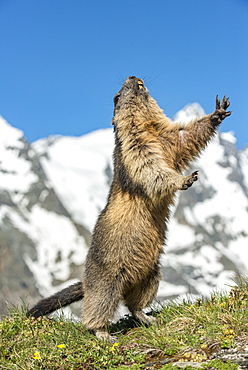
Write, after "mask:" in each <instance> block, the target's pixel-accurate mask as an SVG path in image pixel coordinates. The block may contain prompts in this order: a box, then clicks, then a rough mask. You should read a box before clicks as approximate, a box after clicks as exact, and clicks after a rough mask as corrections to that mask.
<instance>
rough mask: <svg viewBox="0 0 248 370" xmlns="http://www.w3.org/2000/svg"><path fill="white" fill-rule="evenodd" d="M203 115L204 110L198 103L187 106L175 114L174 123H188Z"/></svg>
mask: <svg viewBox="0 0 248 370" xmlns="http://www.w3.org/2000/svg"><path fill="white" fill-rule="evenodd" d="M204 115H205V112H204V109H203V108H202V107H201V105H200V104H199V103H192V104H187V105H186V106H185V107H184V108H183V109H181V110H180V111H179V112H177V113H176V114H175V116H174V117H173V121H174V122H181V123H188V122H190V121H192V120H194V119H196V118H200V117H202V116H204Z"/></svg>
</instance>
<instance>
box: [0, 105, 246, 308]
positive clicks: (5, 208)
mask: <svg viewBox="0 0 248 370" xmlns="http://www.w3.org/2000/svg"><path fill="white" fill-rule="evenodd" d="M203 114H204V112H203V110H202V108H201V107H200V106H199V105H198V104H196V103H195V104H192V105H190V106H187V107H185V108H184V109H183V110H182V111H180V112H178V114H177V116H176V117H175V119H176V120H180V121H189V120H190V119H192V118H195V117H198V116H201V115H203ZM0 132H1V136H0V152H1V155H0V313H3V312H4V311H5V304H6V301H10V302H11V303H13V304H17V303H20V302H21V298H22V299H24V300H25V302H27V303H29V304H32V303H33V302H34V301H36V300H37V299H38V298H39V297H40V296H47V295H49V294H51V293H54V292H55V291H57V290H59V289H61V288H63V287H65V286H67V285H69V284H70V283H73V282H75V281H76V280H77V279H80V277H81V275H82V269H83V265H84V260H85V256H86V253H87V250H88V246H89V243H90V233H91V230H92V228H93V226H94V223H95V221H96V218H97V215H98V213H99V211H100V210H101V209H102V208H103V206H104V204H105V201H106V197H107V194H108V188H109V184H110V181H111V177H112V151H113V146H114V138H113V133H112V130H111V129H105V130H99V131H95V132H92V133H90V134H88V135H84V136H82V137H62V136H55V137H49V138H46V139H42V140H39V141H37V142H35V143H33V144H30V143H28V142H27V141H26V140H25V138H24V136H23V133H22V132H21V131H20V130H17V129H15V128H13V127H11V126H10V125H9V124H8V123H7V122H6V121H4V119H2V118H1V119H0ZM193 168H194V169H199V174H200V175H199V177H200V178H199V181H198V182H197V183H196V184H194V186H193V187H192V188H191V189H189V190H187V191H185V192H182V193H181V194H180V195H179V199H178V204H177V207H176V209H175V210H173V217H172V219H171V222H170V227H169V236H168V241H167V245H166V247H165V254H164V255H163V258H162V269H163V281H162V282H161V284H160V289H159V294H158V298H159V299H163V298H168V297H176V296H178V295H180V296H183V295H185V294H188V293H190V294H197V295H201V294H208V293H209V292H210V291H212V290H213V289H221V288H224V287H226V286H227V287H228V285H231V284H233V280H232V279H233V277H234V275H237V274H245V273H246V272H247V271H248V258H247V257H248V148H246V149H244V150H242V151H238V150H237V147H236V140H235V137H234V135H233V134H232V133H221V134H219V135H218V136H217V137H216V139H215V140H214V141H213V142H212V143H211V144H210V145H209V146H208V148H207V149H206V151H205V152H204V154H203V155H202V157H201V159H200V160H199V161H198V162H197V163H195V164H194V165H193Z"/></svg>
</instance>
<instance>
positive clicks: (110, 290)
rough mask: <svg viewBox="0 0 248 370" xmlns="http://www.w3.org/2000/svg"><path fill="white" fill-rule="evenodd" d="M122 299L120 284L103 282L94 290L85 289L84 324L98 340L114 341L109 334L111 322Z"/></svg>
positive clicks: (95, 286) (114, 281) (96, 285)
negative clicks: (108, 329) (108, 327)
mask: <svg viewBox="0 0 248 370" xmlns="http://www.w3.org/2000/svg"><path fill="white" fill-rule="evenodd" d="M121 299H122V291H121V287H120V282H117V281H116V280H114V279H113V281H108V282H106V281H101V279H100V280H99V284H95V285H94V287H93V289H85V295H84V300H83V309H82V313H83V320H82V322H83V324H84V325H85V326H86V327H87V328H88V329H91V330H93V331H94V333H95V335H96V336H97V337H98V339H102V340H110V341H113V340H115V338H113V337H111V336H110V335H109V334H108V331H107V326H108V325H109V320H111V319H112V318H113V317H114V314H115V311H116V310H117V307H118V305H119V303H120V301H121Z"/></svg>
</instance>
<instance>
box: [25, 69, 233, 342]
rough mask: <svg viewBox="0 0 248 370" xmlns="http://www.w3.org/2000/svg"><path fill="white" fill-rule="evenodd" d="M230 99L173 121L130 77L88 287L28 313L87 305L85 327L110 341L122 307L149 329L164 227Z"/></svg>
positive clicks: (118, 104) (121, 98) (118, 101)
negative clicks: (149, 308) (183, 120)
mask: <svg viewBox="0 0 248 370" xmlns="http://www.w3.org/2000/svg"><path fill="white" fill-rule="evenodd" d="M229 105H230V103H229V100H228V98H226V96H224V98H223V100H222V102H220V100H219V99H218V96H217V97H216V109H215V111H214V112H213V113H212V114H209V115H206V116H204V117H202V118H199V119H197V120H194V121H192V122H190V123H188V124H187V125H185V124H181V123H173V122H171V121H170V120H169V119H168V118H167V117H166V116H165V115H164V113H163V111H162V110H161V109H160V107H159V106H158V105H157V103H156V101H155V100H154V99H153V98H152V97H151V96H150V95H149V92H148V90H147V88H146V87H145V86H144V82H143V81H142V80H141V79H140V78H137V77H135V76H130V77H128V78H127V80H126V81H125V82H124V84H123V86H122V88H121V90H120V91H119V93H118V94H116V95H115V97H114V116H113V122H112V123H113V125H114V132H115V149H114V176H113V182H112V184H111V187H110V192H109V196H108V200H107V205H106V207H105V208H104V209H103V211H102V212H101V213H100V215H99V218H98V220H97V223H96V226H95V228H94V231H93V235H92V244H91V247H90V249H89V252H88V255H87V259H86V265H85V272H84V276H83V280H82V282H79V283H76V284H74V285H71V286H69V287H68V288H66V289H64V290H62V291H60V292H58V293H56V294H55V295H53V296H51V297H49V298H45V299H43V300H41V301H40V302H39V303H38V304H37V305H35V306H34V307H33V308H32V309H31V310H30V311H29V312H28V314H29V315H32V316H34V317H39V316H44V315H47V314H49V313H51V312H53V311H55V310H57V309H59V308H61V307H64V306H66V305H69V304H71V303H72V302H75V301H78V300H81V299H82V298H83V324H85V325H86V327H87V328H89V329H92V330H93V331H94V333H95V334H96V336H97V337H98V338H100V339H107V338H109V336H108V333H107V325H108V321H109V320H110V319H111V318H112V317H113V315H114V313H115V311H116V309H117V306H118V305H119V303H120V302H121V301H123V302H124V303H125V305H126V306H127V307H128V308H129V310H130V312H131V313H132V314H133V315H134V316H135V317H136V318H138V319H139V320H141V321H143V322H144V323H147V324H149V323H152V322H154V321H155V318H153V317H150V316H147V315H146V314H145V313H144V312H143V311H142V309H144V308H145V307H147V306H148V305H149V304H150V303H151V302H152V301H153V299H154V297H155V295H156V293H157V289H158V285H159V281H160V266H159V260H160V255H161V253H162V245H163V243H164V241H165V234H166V225H167V223H168V219H169V216H170V207H171V206H172V205H173V202H174V199H175V194H176V192H177V190H186V189H188V188H189V187H190V186H191V185H192V184H193V183H194V181H196V180H197V177H198V173H197V171H196V172H194V173H192V174H191V175H190V176H186V177H184V176H183V175H182V171H183V170H185V169H186V168H188V167H189V165H190V163H191V162H192V161H193V160H194V159H195V158H196V157H197V156H198V155H199V154H200V152H201V151H202V150H203V149H204V148H205V147H206V145H207V143H208V142H209V140H210V139H211V138H212V137H213V136H214V135H215V133H216V131H217V127H218V126H219V124H220V123H221V121H222V120H223V119H224V118H225V117H227V116H229V115H230V114H231V112H230V111H229V112H227V111H226V109H227V108H228V107H229Z"/></svg>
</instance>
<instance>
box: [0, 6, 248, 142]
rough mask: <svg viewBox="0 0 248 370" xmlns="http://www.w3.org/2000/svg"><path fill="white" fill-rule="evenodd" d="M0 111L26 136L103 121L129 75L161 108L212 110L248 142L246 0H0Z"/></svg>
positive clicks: (78, 130)
mask: <svg viewBox="0 0 248 370" xmlns="http://www.w3.org/2000/svg"><path fill="white" fill-rule="evenodd" d="M0 55H1V56H0V115H2V116H3V117H4V118H5V119H6V120H8V122H9V123H11V124H12V125H13V126H15V127H18V128H20V129H21V130H23V131H24V134H25V136H26V137H27V139H28V140H29V141H34V140H36V139H38V138H41V137H46V136H48V135H53V134H62V135H76V136H78V135H82V134H85V133H87V132H90V131H92V130H95V129H99V128H104V127H111V119H112V112H113V104H112V99H113V96H114V94H115V93H116V92H117V91H118V90H119V89H120V86H121V84H122V82H123V81H124V80H125V78H126V77H128V76H129V75H136V76H137V77H141V78H144V79H145V82H146V85H147V86H148V89H149V90H150V93H151V95H152V96H153V97H154V98H155V99H156V100H157V101H158V103H159V105H160V106H161V107H162V108H163V109H164V112H165V113H166V115H167V116H169V117H173V116H174V114H175V113H176V112H177V111H178V110H180V109H181V108H183V107H184V106H185V105H186V104H188V103H193V102H195V101H197V102H199V103H200V104H201V105H202V107H203V108H204V110H205V111H206V112H207V113H211V112H212V111H213V110H214V105H215V95H216V94H219V95H220V96H222V95H224V94H227V95H228V96H230V101H231V109H232V110H233V115H232V116H231V117H229V118H227V119H226V120H225V121H224V122H223V125H222V127H221V130H222V131H230V130H233V131H235V134H236V137H237V139H238V146H239V148H243V147H244V146H245V145H248V130H247V126H248V67H247V66H248V1H247V0H149V1H146V0H132V1H130V0H125V1H116V0H115V1H114V0H104V1H103V0H87V1H86V0H0Z"/></svg>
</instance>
